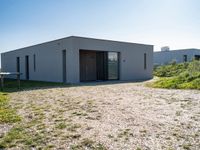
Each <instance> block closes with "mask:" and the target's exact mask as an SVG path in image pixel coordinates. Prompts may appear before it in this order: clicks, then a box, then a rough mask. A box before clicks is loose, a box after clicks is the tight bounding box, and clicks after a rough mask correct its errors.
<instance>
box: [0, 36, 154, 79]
mask: <svg viewBox="0 0 200 150" xmlns="http://www.w3.org/2000/svg"><path fill="white" fill-rule="evenodd" d="M64 49H65V50H66V72H67V74H66V76H67V77H66V78H67V82H69V83H77V82H79V81H80V79H79V78H80V73H79V50H80V49H85V50H95V51H115V52H120V80H145V79H150V78H152V70H153V46H152V45H143V44H134V43H126V42H116V41H107V40H98V39H91V38H81V37H68V38H64V39H60V40H55V41H51V42H47V43H43V44H39V45H35V46H31V47H27V48H22V49H18V50H15V51H10V52H6V53H2V54H1V57H2V69H3V71H12V72H13V71H16V57H20V71H21V73H23V75H22V77H21V78H22V79H25V56H26V55H29V70H30V80H38V81H52V82H62V80H63V77H62V75H63V73H62V50H64ZM144 53H146V54H147V69H144ZM34 54H35V55H36V71H35V72H34V69H33V66H34V65H33V55H34Z"/></svg>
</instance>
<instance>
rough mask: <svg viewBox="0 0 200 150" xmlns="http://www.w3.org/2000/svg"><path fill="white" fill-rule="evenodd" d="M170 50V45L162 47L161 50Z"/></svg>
mask: <svg viewBox="0 0 200 150" xmlns="http://www.w3.org/2000/svg"><path fill="white" fill-rule="evenodd" d="M168 51H170V48H169V46H164V47H161V52H168Z"/></svg>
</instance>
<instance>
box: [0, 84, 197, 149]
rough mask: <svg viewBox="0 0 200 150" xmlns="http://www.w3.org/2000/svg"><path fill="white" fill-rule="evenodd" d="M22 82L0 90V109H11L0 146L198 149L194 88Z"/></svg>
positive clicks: (2, 125)
mask: <svg viewBox="0 0 200 150" xmlns="http://www.w3.org/2000/svg"><path fill="white" fill-rule="evenodd" d="M10 82H13V83H10V85H12V84H13V85H15V84H16V81H10ZM6 83H8V82H6ZM23 84H24V85H23ZM23 84H22V88H21V90H18V89H15V87H14V89H12V86H10V87H9V89H4V92H2V93H1V96H0V98H1V108H6V109H8V110H9V111H10V112H12V113H10V115H7V116H8V118H7V119H5V118H4V121H2V122H0V149H9V150H16V149H44V150H50V149H52V150H54V149H67V150H85V149H88V150H110V149H111V150H112V149H115V150H121V149H126V150H129V149H130V150H132V149H133V150H147V149H157V150H161V149H162V150H169V149H172V150H173V149H183V150H184V149H185V150H187V149H191V150H196V149H200V145H199V143H200V141H199V139H200V134H199V133H200V110H199V107H200V99H199V97H200V92H199V91H197V90H185V91H184V92H182V90H170V89H169V90H166V89H156V88H150V87H146V86H145V85H146V82H137V83H120V82H117V81H113V82H102V83H84V84H81V85H75V86H73V85H63V86H62V85H61V84H59V83H58V84H57V85H56V83H52V85H51V83H43V82H42V83H40V82H35V83H34V82H33V81H31V82H29V81H23ZM6 87H7V88H8V86H6Z"/></svg>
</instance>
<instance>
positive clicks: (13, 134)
mask: <svg viewBox="0 0 200 150" xmlns="http://www.w3.org/2000/svg"><path fill="white" fill-rule="evenodd" d="M19 143H24V144H25V145H26V146H34V145H35V144H34V141H33V139H32V138H31V137H30V136H28V134H27V133H26V131H25V130H24V128H23V127H14V128H12V129H11V130H10V131H9V132H8V133H7V134H6V135H5V136H4V137H3V138H2V139H1V141H0V148H10V147H15V146H17V145H18V144H19Z"/></svg>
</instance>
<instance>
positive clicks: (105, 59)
mask: <svg viewBox="0 0 200 150" xmlns="http://www.w3.org/2000/svg"><path fill="white" fill-rule="evenodd" d="M80 51H93V52H96V55H98V53H101V52H103V69H104V70H103V73H104V77H103V78H101V79H100V80H101V81H107V80H111V81H112V80H120V65H121V63H120V60H121V59H120V57H121V56H120V55H121V54H120V52H116V51H97V50H85V49H79V72H80V73H79V76H80V82H85V81H82V80H81V61H80V60H81V57H80V56H81V55H80ZM109 52H115V53H117V57H118V68H117V69H118V77H117V79H108V53H109ZM97 61H98V59H96V65H97V67H96V68H98V65H99V64H98V62H97ZM98 71H99V70H98V69H96V76H97V80H99V79H98V74H99V72H98ZM97 80H96V81H97Z"/></svg>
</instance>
